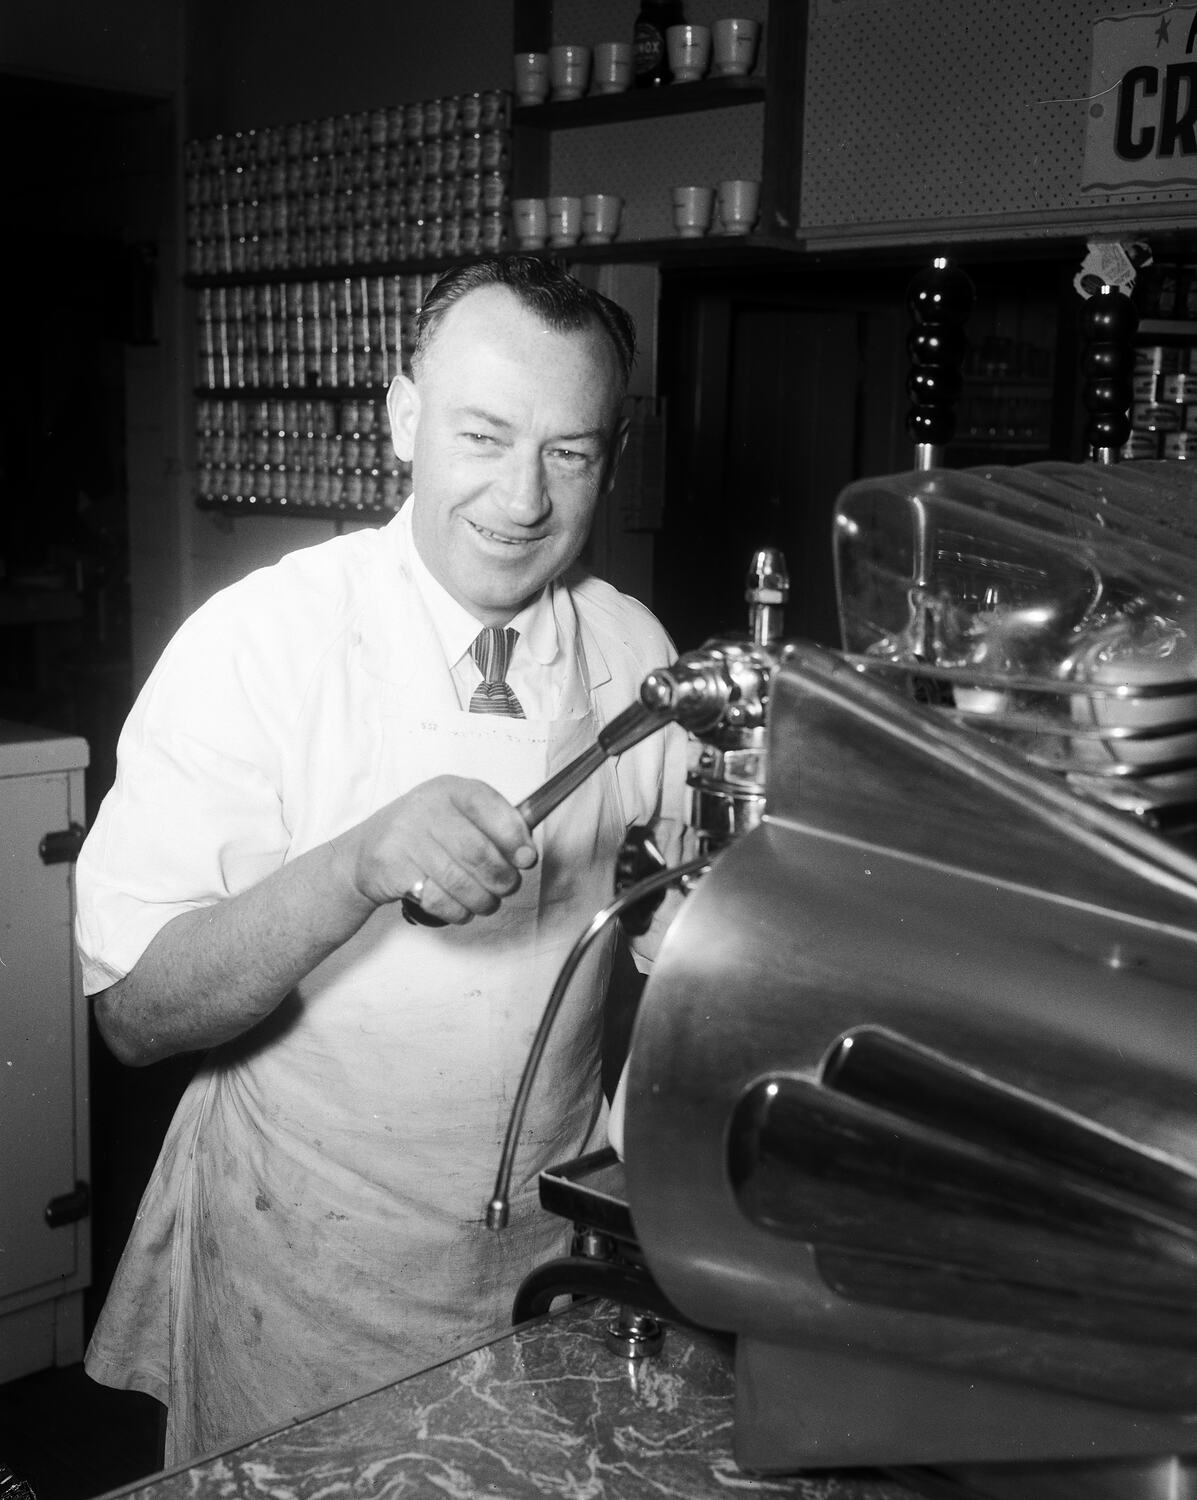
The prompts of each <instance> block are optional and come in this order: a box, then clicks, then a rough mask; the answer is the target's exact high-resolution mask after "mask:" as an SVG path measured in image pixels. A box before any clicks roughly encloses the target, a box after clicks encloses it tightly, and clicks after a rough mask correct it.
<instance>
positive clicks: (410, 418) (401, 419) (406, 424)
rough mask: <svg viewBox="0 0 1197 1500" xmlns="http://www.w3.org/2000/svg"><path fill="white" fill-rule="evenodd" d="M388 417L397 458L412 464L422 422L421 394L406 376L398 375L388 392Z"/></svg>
mask: <svg viewBox="0 0 1197 1500" xmlns="http://www.w3.org/2000/svg"><path fill="white" fill-rule="evenodd" d="M387 416H388V417H389V418H390V421H391V443H392V445H393V446H394V449H395V456H396V457H397V458H399V459H402V461H403V462H404V463H410V462H411V460H412V455H413V454H414V453H415V451H416V428H417V427H418V426H419V422H420V393H419V391H417V390H416V387H415V385H414V383H413V382H412V381H411V380H409V379H408V377H407V376H406V375H396V376H395V378H394V380H392V381H391V384H390V386H389V388H388V390H387Z"/></svg>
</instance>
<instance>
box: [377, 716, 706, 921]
mask: <svg viewBox="0 0 1197 1500" xmlns="http://www.w3.org/2000/svg"><path fill="white" fill-rule="evenodd" d="M675 717H676V714H675V713H674V711H673V710H672V709H671V708H667V707H663V706H661V705H659V704H656V703H648V702H645V701H643V700H641V701H638V702H636V703H633V704H630V705H629V706H628V707H627V708H625V709H624V711H623V712H622V713H621V714H618V715H617V716H616V717H615V718H614V719H612V720H611V722H610V723H609V724H608V725H606V726H605V728H604V729H603V730H602V731H601V732H600V734H599V737H598V739H597V740H596V741H595V743H594V744H593V745H591V746H590V748H589V749H587V750H583V751H582V753H581V755H579V756H577V757H575V759H573V760H571V761H570V763H569V765H567V766H563V767H562V768H561V770H560V771H558V772H557V773H556V775H555V776H550V777H549V779H548V780H547V781H546V782H545V783H544V785H543V786H539V787H537V788H536V790H535V791H534V792H530V793H529V794H528V796H527V797H525V798H524V800H523V801H522V802H518V803H516V811H517V812H519V813H520V814H521V816H522V817H523V819H524V822H525V823H527V825H528V827H529V828H535V827H536V825H537V824H538V823H543V822H544V820H545V819H546V818H547V817H548V815H549V814H550V813H551V812H552V811H553V810H554V808H557V807H560V805H561V803H562V802H564V801H565V799H566V798H567V797H568V796H569V794H570V793H571V792H573V791H576V790H577V788H578V787H580V786H581V785H582V783H583V782H584V781H585V780H586V779H587V777H589V776H592V775H593V774H594V772H595V771H597V770H598V768H599V767H600V766H601V765H602V763H603V762H604V761H605V760H609V759H610V758H611V757H612V756H615V755H622V754H623V752H624V751H625V750H630V749H631V748H632V746H633V745H638V744H639V743H640V741H641V740H644V739H647V738H648V736H649V735H650V734H653V733H655V732H656V730H658V729H662V728H664V726H665V725H666V724H668V723H669V722H670V720H671V719H673V718H675ZM402 909H403V915H404V917H405V918H406V919H407V921H409V922H411V923H412V924H413V925H415V926H419V927H444V926H446V925H447V924H446V923H445V922H444V921H443V920H442V919H441V918H440V917H434V916H433V915H432V914H431V913H430V912H426V911H425V910H424V908H423V907H422V906H421V905H420V904H419V902H417V901H414V900H413V899H412V898H411V897H410V896H404V897H403V901H402Z"/></svg>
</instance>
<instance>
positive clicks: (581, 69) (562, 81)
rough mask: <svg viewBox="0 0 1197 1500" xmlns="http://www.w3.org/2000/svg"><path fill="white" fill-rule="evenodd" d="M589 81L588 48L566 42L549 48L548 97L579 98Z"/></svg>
mask: <svg viewBox="0 0 1197 1500" xmlns="http://www.w3.org/2000/svg"><path fill="white" fill-rule="evenodd" d="M589 83H590V48H589V47H584V46H582V45H581V44H580V43H575V42H566V43H563V44H562V45H561V46H560V47H550V48H549V97H550V98H551V99H580V98H581V97H582V96H583V94H585V92H586V89H587V86H588V85H589Z"/></svg>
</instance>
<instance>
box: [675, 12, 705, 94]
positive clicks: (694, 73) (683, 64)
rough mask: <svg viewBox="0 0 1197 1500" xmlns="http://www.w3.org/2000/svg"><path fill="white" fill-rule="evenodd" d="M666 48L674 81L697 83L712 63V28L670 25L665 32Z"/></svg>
mask: <svg viewBox="0 0 1197 1500" xmlns="http://www.w3.org/2000/svg"><path fill="white" fill-rule="evenodd" d="M665 50H666V53H667V54H668V57H669V71H670V72H671V73H672V74H673V81H674V83H696V82H697V81H698V80H699V79H700V78H702V77H704V76H705V74H706V71H707V69H708V67H710V64H711V28H710V27H709V26H670V27H668V28H667V29H666V32H665Z"/></svg>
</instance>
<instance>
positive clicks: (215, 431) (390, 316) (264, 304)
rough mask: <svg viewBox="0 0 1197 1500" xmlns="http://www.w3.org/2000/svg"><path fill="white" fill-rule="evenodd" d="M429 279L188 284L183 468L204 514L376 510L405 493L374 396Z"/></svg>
mask: <svg viewBox="0 0 1197 1500" xmlns="http://www.w3.org/2000/svg"><path fill="white" fill-rule="evenodd" d="M429 280H430V277H429V276H423V275H419V274H412V275H394V274H387V273H379V274H364V273H363V274H354V275H349V276H327V277H322V278H320V279H311V280H304V281H280V282H273V281H262V282H257V283H247V284H245V285H235V286H228V287H224V286H220V287H201V288H200V289H199V291H198V294H197V297H196V304H197V308H198V326H197V337H196V350H197V361H198V370H197V377H198V378H197V390H196V395H197V400H196V468H197V474H198V502H199V504H200V506H201V508H204V509H221V510H232V511H241V512H246V511H251V510H252V511H255V512H257V513H260V514H280V515H283V514H294V513H297V512H302V513H304V514H309V515H311V514H320V513H323V514H327V515H334V516H341V515H344V514H346V513H354V512H365V513H368V514H379V513H390V512H392V511H394V510H396V509H398V507H399V506H400V505H401V504H402V503H403V501H404V499H405V498H406V496H407V494H408V493H409V490H410V474H409V472H408V468H407V466H406V465H405V464H403V463H401V462H400V461H399V459H397V458H396V456H395V453H394V449H393V448H392V446H391V441H390V433H389V425H388V422H387V418H386V410H385V391H386V387H387V385H388V383H389V380H390V377H391V375H392V374H393V373H394V372H395V371H397V370H399V369H401V368H405V367H406V366H407V364H408V362H409V360H410V356H411V349H412V343H413V340H414V337H415V327H416V316H417V313H418V311H419V307H420V302H421V300H422V297H423V293H424V290H425V287H426V284H427V282H428V281H429Z"/></svg>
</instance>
